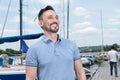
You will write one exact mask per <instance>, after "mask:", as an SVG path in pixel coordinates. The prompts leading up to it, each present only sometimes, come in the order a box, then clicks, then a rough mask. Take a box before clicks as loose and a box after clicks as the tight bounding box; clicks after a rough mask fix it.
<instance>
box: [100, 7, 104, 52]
mask: <svg viewBox="0 0 120 80" xmlns="http://www.w3.org/2000/svg"><path fill="white" fill-rule="evenodd" d="M100 17H101V38H102V41H101V42H102V45H101V50H103V47H104V38H103V23H102V9H101V10H100Z"/></svg>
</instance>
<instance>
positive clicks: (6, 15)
mask: <svg viewBox="0 0 120 80" xmlns="http://www.w3.org/2000/svg"><path fill="white" fill-rule="evenodd" d="M10 6H11V0H10V2H9V5H8V9H7V14H6V17H5V21H4V25H3V28H2V32H1V37H2V36H3V33H4V29H5V25H6V22H7V18H8V13H9V9H10Z"/></svg>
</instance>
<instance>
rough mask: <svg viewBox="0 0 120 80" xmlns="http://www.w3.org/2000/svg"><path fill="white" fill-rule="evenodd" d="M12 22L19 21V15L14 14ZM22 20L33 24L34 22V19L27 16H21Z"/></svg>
mask: <svg viewBox="0 0 120 80" xmlns="http://www.w3.org/2000/svg"><path fill="white" fill-rule="evenodd" d="M11 21H12V22H15V23H19V21H20V20H19V16H15V17H13V18H12V19H11ZM23 22H25V23H27V24H35V22H34V19H31V18H29V17H27V16H23Z"/></svg>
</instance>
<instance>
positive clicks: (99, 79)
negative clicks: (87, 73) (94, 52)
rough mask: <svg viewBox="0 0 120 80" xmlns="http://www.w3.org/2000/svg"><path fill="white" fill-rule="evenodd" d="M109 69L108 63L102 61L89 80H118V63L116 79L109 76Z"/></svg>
mask: <svg viewBox="0 0 120 80" xmlns="http://www.w3.org/2000/svg"><path fill="white" fill-rule="evenodd" d="M109 68H110V67H109V64H108V62H107V61H104V62H103V63H102V64H101V65H100V67H99V68H98V70H97V71H96V73H95V74H94V75H93V77H92V78H91V79H90V80H120V63H119V64H118V77H115V76H110V69H109ZM113 73H114V72H113Z"/></svg>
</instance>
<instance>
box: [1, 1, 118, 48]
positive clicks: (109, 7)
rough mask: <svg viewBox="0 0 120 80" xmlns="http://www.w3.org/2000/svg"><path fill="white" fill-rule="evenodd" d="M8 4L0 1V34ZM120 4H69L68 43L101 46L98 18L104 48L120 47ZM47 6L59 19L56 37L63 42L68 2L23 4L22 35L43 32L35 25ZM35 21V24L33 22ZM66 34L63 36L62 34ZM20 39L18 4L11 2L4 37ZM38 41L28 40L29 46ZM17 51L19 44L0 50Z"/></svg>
mask: <svg viewBox="0 0 120 80" xmlns="http://www.w3.org/2000/svg"><path fill="white" fill-rule="evenodd" d="M9 2H10V0H0V34H1V31H2V28H3V24H4V21H5V16H6V13H7V8H8V4H9ZM119 3H120V0H70V13H69V14H70V17H69V18H70V24H69V25H70V26H69V27H70V29H69V32H70V33H69V39H71V40H74V41H75V42H76V43H77V45H78V46H79V47H82V46H95V45H101V44H102V41H101V40H102V36H101V16H100V11H102V25H103V39H104V41H103V42H104V45H111V44H114V43H117V44H119V45H120V36H119V35H120V31H119V30H120V5H119ZM46 5H52V6H53V7H54V8H55V10H56V12H57V13H58V15H59V18H60V21H61V24H60V30H59V34H60V36H61V37H65V38H66V26H67V25H66V23H67V21H66V20H67V0H23V34H34V33H41V32H43V31H42V30H41V28H40V27H39V25H38V24H37V19H35V18H36V16H37V14H38V12H39V10H40V9H41V8H43V7H45V6H46ZM34 19H35V20H34ZM64 31H65V32H64ZM15 35H19V0H11V6H10V10H9V14H8V19H7V23H6V25H5V30H4V34H3V37H6V36H15ZM36 41H37V40H28V41H26V43H27V44H28V46H30V45H32V44H34V43H35V42H36ZM6 48H12V49H16V50H19V42H14V43H5V44H1V45H0V49H6Z"/></svg>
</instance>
